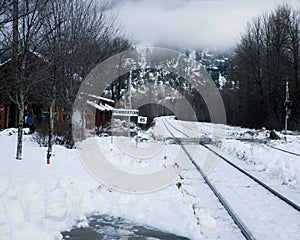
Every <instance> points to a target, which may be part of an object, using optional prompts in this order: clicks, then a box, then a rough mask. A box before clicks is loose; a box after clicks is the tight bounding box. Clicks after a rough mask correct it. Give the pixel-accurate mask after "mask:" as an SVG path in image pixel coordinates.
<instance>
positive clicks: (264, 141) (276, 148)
mask: <svg viewBox="0 0 300 240" xmlns="http://www.w3.org/2000/svg"><path fill="white" fill-rule="evenodd" d="M181 126H183V127H185V128H187V129H190V130H192V131H194V130H195V129H193V128H191V127H189V126H186V125H185V124H182V125H181ZM197 131H198V132H199V133H202V134H209V132H208V131H204V130H200V129H198V128H197ZM217 136H218V137H225V138H226V139H234V140H238V141H242V142H249V141H251V139H243V138H230V137H228V136H227V135H226V134H220V133H218V134H217ZM251 142H255V143H260V144H265V145H266V146H268V147H270V148H273V149H275V150H278V151H281V152H284V153H287V154H291V155H294V156H297V157H300V153H295V152H292V151H288V150H285V149H281V148H278V147H275V146H272V145H271V144H269V143H268V140H252V141H251Z"/></svg>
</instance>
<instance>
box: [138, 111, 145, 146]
mask: <svg viewBox="0 0 300 240" xmlns="http://www.w3.org/2000/svg"><path fill="white" fill-rule="evenodd" d="M139 124H147V117H143V116H138V120H137V125H138V126H139ZM138 126H137V138H136V147H137V145H138V140H139V130H138Z"/></svg>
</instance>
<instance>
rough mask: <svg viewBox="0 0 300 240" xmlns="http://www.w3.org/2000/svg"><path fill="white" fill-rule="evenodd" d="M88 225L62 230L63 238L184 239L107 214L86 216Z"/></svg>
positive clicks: (73, 239) (77, 239)
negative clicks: (67, 230) (66, 230)
mask: <svg viewBox="0 0 300 240" xmlns="http://www.w3.org/2000/svg"><path fill="white" fill-rule="evenodd" d="M88 222H89V227H86V228H75V229H72V230H71V231H69V232H63V233H62V235H63V239H64V240H112V239H124V240H125V239H126V240H127V239H128V240H130V239H145V240H158V239H160V240H170V239H172V240H184V239H185V240H186V239H188V238H185V237H179V236H176V235H174V234H171V233H167V232H163V231H160V230H159V229H155V228H151V227H148V226H143V225H138V224H135V223H131V222H129V221H126V220H125V219H122V218H115V217H111V216H108V215H93V216H90V217H88Z"/></svg>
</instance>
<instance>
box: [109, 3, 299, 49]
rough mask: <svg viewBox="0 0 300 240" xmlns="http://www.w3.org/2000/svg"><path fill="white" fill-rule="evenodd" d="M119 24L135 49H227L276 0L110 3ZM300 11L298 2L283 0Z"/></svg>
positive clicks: (269, 8)
mask: <svg viewBox="0 0 300 240" xmlns="http://www.w3.org/2000/svg"><path fill="white" fill-rule="evenodd" d="M112 2H113V3H114V4H113V9H114V11H115V12H117V13H118V16H119V20H120V23H121V24H122V25H123V27H124V30H125V31H126V33H127V35H128V36H129V37H130V39H131V40H132V41H133V42H135V43H136V44H137V45H146V46H178V47H184V48H203V47H209V48H230V47H232V46H234V45H235V44H236V43H237V41H238V40H239V37H240V35H241V33H242V32H243V31H244V30H245V27H246V24H247V21H250V20H251V19H253V18H254V17H256V16H258V15H261V14H262V13H264V12H266V11H270V10H272V9H274V8H275V7H276V6H277V5H278V4H279V3H281V2H282V1H280V0H123V1H118V0H115V1H112ZM285 2H288V3H290V4H291V5H292V6H294V7H298V8H299V7H300V1H299V0H286V1H285Z"/></svg>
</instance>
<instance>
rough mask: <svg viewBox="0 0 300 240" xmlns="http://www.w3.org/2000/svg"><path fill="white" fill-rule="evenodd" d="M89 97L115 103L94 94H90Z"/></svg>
mask: <svg viewBox="0 0 300 240" xmlns="http://www.w3.org/2000/svg"><path fill="white" fill-rule="evenodd" d="M88 96H89V97H93V98H97V99H99V100H103V101H106V102H112V103H114V102H115V101H114V100H111V99H109V98H105V97H100V96H97V95H93V94H89V95H88Z"/></svg>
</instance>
